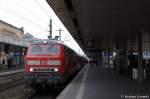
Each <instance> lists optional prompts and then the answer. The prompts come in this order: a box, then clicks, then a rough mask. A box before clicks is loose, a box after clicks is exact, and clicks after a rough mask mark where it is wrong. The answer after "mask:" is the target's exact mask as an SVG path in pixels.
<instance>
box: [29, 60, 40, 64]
mask: <svg viewBox="0 0 150 99" xmlns="http://www.w3.org/2000/svg"><path fill="white" fill-rule="evenodd" d="M27 64H28V65H40V60H28V61H27Z"/></svg>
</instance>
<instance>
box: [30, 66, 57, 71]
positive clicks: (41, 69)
mask: <svg viewBox="0 0 150 99" xmlns="http://www.w3.org/2000/svg"><path fill="white" fill-rule="evenodd" d="M32 68H33V71H32V72H55V68H52V67H43V68H42V67H41V68H37V67H32Z"/></svg>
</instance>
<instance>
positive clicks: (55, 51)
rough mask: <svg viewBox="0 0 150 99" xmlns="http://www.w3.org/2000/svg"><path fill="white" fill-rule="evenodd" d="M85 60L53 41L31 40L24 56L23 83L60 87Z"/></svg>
mask: <svg viewBox="0 0 150 99" xmlns="http://www.w3.org/2000/svg"><path fill="white" fill-rule="evenodd" d="M83 60H85V58H83V57H81V56H79V55H78V54H77V53H76V52H74V51H73V50H72V49H70V48H69V47H67V46H66V45H64V44H63V43H61V42H58V41H55V40H49V39H47V40H33V41H31V42H30V44H29V48H28V51H27V55H26V56H25V82H26V85H28V86H31V87H33V86H35V85H37V84H49V85H56V86H57V85H58V84H59V85H62V84H63V83H64V82H65V81H67V79H68V77H69V76H71V75H72V74H74V73H75V72H76V71H77V70H79V69H80V68H81V67H82V66H83V65H84V64H83V62H82V61H83Z"/></svg>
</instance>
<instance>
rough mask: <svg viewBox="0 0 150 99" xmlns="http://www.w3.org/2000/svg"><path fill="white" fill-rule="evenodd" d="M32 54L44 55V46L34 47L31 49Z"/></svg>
mask: <svg viewBox="0 0 150 99" xmlns="http://www.w3.org/2000/svg"><path fill="white" fill-rule="evenodd" d="M29 53H30V54H41V53H42V46H41V45H34V46H32V47H31V49H30V52H29Z"/></svg>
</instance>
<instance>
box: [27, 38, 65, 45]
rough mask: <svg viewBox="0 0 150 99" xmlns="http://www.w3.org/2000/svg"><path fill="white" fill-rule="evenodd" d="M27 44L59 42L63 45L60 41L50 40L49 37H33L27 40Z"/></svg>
mask: <svg viewBox="0 0 150 99" xmlns="http://www.w3.org/2000/svg"><path fill="white" fill-rule="evenodd" d="M29 44H61V45H64V44H63V43H62V42H60V41H56V40H50V39H33V40H31V41H30V42H29Z"/></svg>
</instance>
